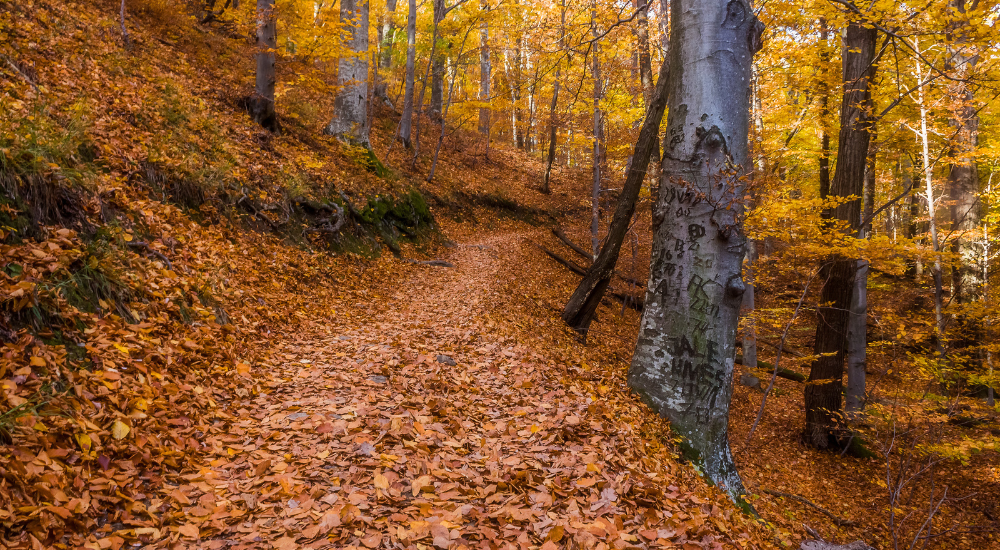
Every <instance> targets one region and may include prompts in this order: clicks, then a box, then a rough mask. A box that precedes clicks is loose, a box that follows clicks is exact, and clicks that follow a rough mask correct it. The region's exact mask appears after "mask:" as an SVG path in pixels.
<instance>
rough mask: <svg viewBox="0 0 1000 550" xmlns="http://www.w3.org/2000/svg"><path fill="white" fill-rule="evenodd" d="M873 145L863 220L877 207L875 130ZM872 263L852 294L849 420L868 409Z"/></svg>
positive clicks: (861, 269) (861, 265)
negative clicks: (869, 310) (869, 282)
mask: <svg viewBox="0 0 1000 550" xmlns="http://www.w3.org/2000/svg"><path fill="white" fill-rule="evenodd" d="M871 133H872V137H871V145H870V146H869V147H868V162H867V165H866V166H865V183H864V191H863V197H864V207H863V208H862V209H861V219H862V220H861V221H864V220H866V219H868V218H869V217H871V215H872V211H873V210H874V208H875V157H876V155H877V154H878V145H877V141H876V129H875V128H874V126H873V127H872V130H871ZM871 232H872V226H871V223H870V222H869V223H868V224H866V225H864V226H862V227H860V228H859V230H858V238H859V239H868V238H871ZM867 352H868V260H864V259H861V260H858V261H857V272H856V273H855V275H854V289H853V290H852V293H851V318H850V320H849V321H848V325H847V391H846V392H845V393H844V397H845V407H844V409H845V411H846V412H847V416H848V418H851V419H853V418H856V417H857V416H858V415H859V414H860V413H861V412H862V411H863V410H864V406H865V387H866V380H865V379H866V372H865V370H866V369H867V367H868V360H867Z"/></svg>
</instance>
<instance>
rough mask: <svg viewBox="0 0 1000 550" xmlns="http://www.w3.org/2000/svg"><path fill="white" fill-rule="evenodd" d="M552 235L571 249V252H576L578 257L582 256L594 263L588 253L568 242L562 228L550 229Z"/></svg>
mask: <svg viewBox="0 0 1000 550" xmlns="http://www.w3.org/2000/svg"><path fill="white" fill-rule="evenodd" d="M552 234H553V235H555V236H556V237H558V238H559V240H560V241H562V242H563V244H565V245H566V246H568V247H570V248H571V249H573V252H576V253H577V254H579V255H580V256H582V257H584V258H587V261H588V262H593V261H594V257H593V256H592V255H591V254H590V253H589V252H587V251H586V250H584V249H583V247H582V246H580V245H578V244H576V243H575V242H573V241H571V240H569V237H567V236H566V234H565V233H563V230H562V228H559V227H556V228H554V229H552Z"/></svg>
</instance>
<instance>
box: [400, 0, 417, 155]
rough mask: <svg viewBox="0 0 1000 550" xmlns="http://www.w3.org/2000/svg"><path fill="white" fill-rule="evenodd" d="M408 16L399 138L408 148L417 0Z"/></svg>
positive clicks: (411, 122) (415, 56) (415, 58)
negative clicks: (404, 81) (404, 79)
mask: <svg viewBox="0 0 1000 550" xmlns="http://www.w3.org/2000/svg"><path fill="white" fill-rule="evenodd" d="M409 8H410V9H409V12H408V13H407V16H406V91H405V92H404V93H403V115H402V117H401V118H400V120H399V140H400V141H402V142H403V144H404V145H406V147H407V148H409V147H412V146H413V143H412V141H411V138H410V136H411V135H412V133H413V91H414V81H413V78H414V72H415V71H416V63H417V0H410V5H409Z"/></svg>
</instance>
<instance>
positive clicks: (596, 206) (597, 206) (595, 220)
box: [590, 0, 601, 259]
mask: <svg viewBox="0 0 1000 550" xmlns="http://www.w3.org/2000/svg"><path fill="white" fill-rule="evenodd" d="M592 6H593V7H592V8H591V12H590V26H591V29H592V30H593V31H594V47H593V49H592V51H591V53H590V54H591V55H592V56H594V74H593V75H592V76H593V77H594V159H593V160H594V166H593V171H594V180H593V188H592V190H591V196H590V244H591V250H592V251H593V254H594V259H597V253H598V252H599V251H600V249H601V235H600V230H601V227H600V223H601V48H600V43H599V42H597V38H598V33H597V0H594V2H593V4H592Z"/></svg>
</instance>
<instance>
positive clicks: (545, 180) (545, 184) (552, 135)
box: [542, 0, 566, 195]
mask: <svg viewBox="0 0 1000 550" xmlns="http://www.w3.org/2000/svg"><path fill="white" fill-rule="evenodd" d="M565 38H566V0H562V4H561V9H560V10H559V50H560V51H561V50H562V49H563V47H564V44H565ZM561 69H562V63H561V62H560V63H559V64H558V65H556V76H555V82H553V83H552V103H551V104H549V155H548V157H547V158H546V160H545V175H544V176H543V177H542V193H545V194H546V195H547V194H549V193H550V192H551V189H550V188H549V178H550V176H551V174H552V163H553V162H554V161H555V159H556V135H557V134H558V132H557V129H556V122H557V120H556V107H557V106H558V105H559V83H560V78H561V77H562V74H561Z"/></svg>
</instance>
